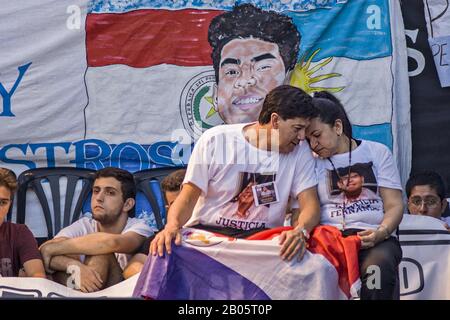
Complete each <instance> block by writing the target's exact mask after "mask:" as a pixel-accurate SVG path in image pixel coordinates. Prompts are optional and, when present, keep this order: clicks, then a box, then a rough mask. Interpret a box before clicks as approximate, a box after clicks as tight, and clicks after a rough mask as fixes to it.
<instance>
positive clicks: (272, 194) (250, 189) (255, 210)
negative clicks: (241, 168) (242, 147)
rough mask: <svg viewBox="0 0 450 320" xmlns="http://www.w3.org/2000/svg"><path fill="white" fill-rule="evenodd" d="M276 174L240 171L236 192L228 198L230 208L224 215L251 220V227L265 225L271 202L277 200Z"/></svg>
mask: <svg viewBox="0 0 450 320" xmlns="http://www.w3.org/2000/svg"><path fill="white" fill-rule="evenodd" d="M275 180H276V174H274V173H266V174H261V173H253V172H241V173H240V179H239V183H238V185H237V189H236V193H235V195H234V196H233V198H232V199H231V200H230V203H232V204H234V205H232V206H231V210H230V211H229V212H226V213H225V214H224V217H227V218H232V219H236V220H246V221H252V222H254V223H256V224H257V226H256V225H255V226H253V227H265V224H266V223H267V222H268V219H269V208H270V204H271V203H275V202H277V201H278V194H277V192H276V185H275Z"/></svg>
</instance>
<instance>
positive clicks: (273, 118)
mask: <svg viewBox="0 0 450 320" xmlns="http://www.w3.org/2000/svg"><path fill="white" fill-rule="evenodd" d="M270 124H271V125H272V128H273V129H278V128H279V125H280V116H279V115H278V114H277V113H275V112H274V113H272V114H271V115H270Z"/></svg>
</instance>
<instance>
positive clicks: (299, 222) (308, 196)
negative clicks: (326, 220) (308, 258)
mask: <svg viewBox="0 0 450 320" xmlns="http://www.w3.org/2000/svg"><path fill="white" fill-rule="evenodd" d="M297 200H298V202H299V207H300V210H295V211H293V216H292V223H293V226H294V229H293V230H289V231H284V232H283V233H282V234H281V236H280V244H281V245H282V246H281V250H280V255H281V257H282V259H283V260H288V261H289V260H291V259H292V258H293V257H294V256H295V255H296V254H297V253H298V252H299V251H300V255H299V259H300V260H301V258H302V257H303V254H304V253H305V249H306V239H304V235H303V233H302V232H301V231H300V230H301V229H302V228H304V229H306V231H308V233H310V232H311V231H312V230H313V229H314V227H315V226H316V225H317V224H318V223H319V221H320V204H319V199H318V196H317V188H316V187H311V188H308V189H306V190H304V191H302V192H300V193H299V195H298V196H297Z"/></svg>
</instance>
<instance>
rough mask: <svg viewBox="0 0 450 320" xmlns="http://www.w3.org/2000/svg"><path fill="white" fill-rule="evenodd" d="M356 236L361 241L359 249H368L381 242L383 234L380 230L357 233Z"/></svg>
mask: <svg viewBox="0 0 450 320" xmlns="http://www.w3.org/2000/svg"><path fill="white" fill-rule="evenodd" d="M358 236H359V238H360V240H361V249H368V248H372V247H374V246H375V245H376V244H377V243H379V242H381V241H383V240H384V237H385V233H384V232H383V231H381V230H373V229H370V230H364V231H360V232H358Z"/></svg>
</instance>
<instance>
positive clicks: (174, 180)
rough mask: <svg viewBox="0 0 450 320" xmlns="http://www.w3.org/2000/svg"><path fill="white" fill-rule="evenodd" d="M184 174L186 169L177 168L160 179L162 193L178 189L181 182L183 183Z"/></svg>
mask: <svg viewBox="0 0 450 320" xmlns="http://www.w3.org/2000/svg"><path fill="white" fill-rule="evenodd" d="M185 175H186V169H179V170H177V171H174V172H172V173H171V174H169V175H168V176H166V177H165V178H164V179H163V180H162V181H161V189H162V191H163V192H164V193H166V192H167V191H169V192H177V191H180V187H181V184H182V183H183V180H184V176H185Z"/></svg>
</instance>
